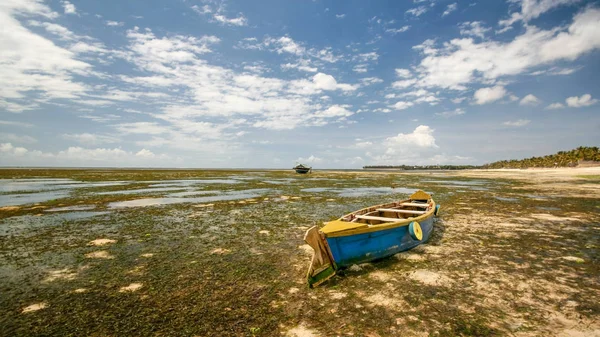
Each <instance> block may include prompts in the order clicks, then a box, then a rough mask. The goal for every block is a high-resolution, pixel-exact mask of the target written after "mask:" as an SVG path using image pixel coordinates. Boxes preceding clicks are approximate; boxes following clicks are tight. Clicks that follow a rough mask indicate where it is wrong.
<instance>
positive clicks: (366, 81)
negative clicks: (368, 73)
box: [360, 77, 383, 85]
mask: <svg viewBox="0 0 600 337" xmlns="http://www.w3.org/2000/svg"><path fill="white" fill-rule="evenodd" d="M360 82H361V83H362V84H363V85H371V84H377V83H382V82H383V80H382V79H381V78H379V77H364V78H361V79H360Z"/></svg>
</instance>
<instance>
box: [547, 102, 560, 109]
mask: <svg viewBox="0 0 600 337" xmlns="http://www.w3.org/2000/svg"><path fill="white" fill-rule="evenodd" d="M564 107H565V106H564V105H563V104H562V103H552V104H550V105H548V106H547V107H545V109H546V110H555V109H562V108H564Z"/></svg>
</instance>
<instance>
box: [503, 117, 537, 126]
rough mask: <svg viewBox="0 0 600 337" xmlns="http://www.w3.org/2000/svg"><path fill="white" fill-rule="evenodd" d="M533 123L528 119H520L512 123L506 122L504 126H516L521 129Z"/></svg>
mask: <svg viewBox="0 0 600 337" xmlns="http://www.w3.org/2000/svg"><path fill="white" fill-rule="evenodd" d="M530 122H531V121H530V120H528V119H519V120H516V121H514V122H512V121H508V122H504V123H502V124H504V125H506V126H514V127H521V126H525V125H527V124H529V123H530Z"/></svg>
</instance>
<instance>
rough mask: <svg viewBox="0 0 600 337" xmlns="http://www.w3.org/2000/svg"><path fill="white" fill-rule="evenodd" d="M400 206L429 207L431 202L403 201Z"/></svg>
mask: <svg viewBox="0 0 600 337" xmlns="http://www.w3.org/2000/svg"><path fill="white" fill-rule="evenodd" d="M400 206H413V207H422V208H427V207H429V204H422V203H418V202H403V203H401V204H400Z"/></svg>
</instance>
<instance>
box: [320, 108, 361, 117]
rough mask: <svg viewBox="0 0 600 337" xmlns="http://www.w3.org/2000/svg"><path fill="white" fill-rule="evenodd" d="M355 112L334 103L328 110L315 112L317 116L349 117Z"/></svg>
mask: <svg viewBox="0 0 600 337" xmlns="http://www.w3.org/2000/svg"><path fill="white" fill-rule="evenodd" d="M353 114H354V113H353V112H352V111H349V110H348V109H346V107H344V106H340V105H332V106H330V107H329V108H327V109H326V110H323V111H319V112H317V113H316V114H315V116H316V117H325V118H331V117H348V116H351V115H353Z"/></svg>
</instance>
